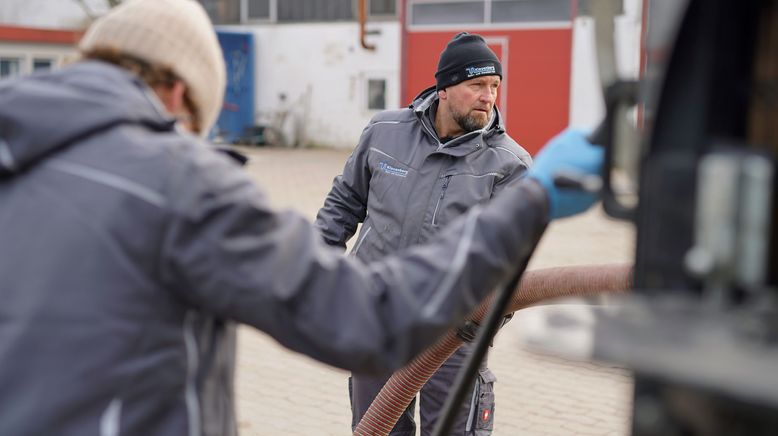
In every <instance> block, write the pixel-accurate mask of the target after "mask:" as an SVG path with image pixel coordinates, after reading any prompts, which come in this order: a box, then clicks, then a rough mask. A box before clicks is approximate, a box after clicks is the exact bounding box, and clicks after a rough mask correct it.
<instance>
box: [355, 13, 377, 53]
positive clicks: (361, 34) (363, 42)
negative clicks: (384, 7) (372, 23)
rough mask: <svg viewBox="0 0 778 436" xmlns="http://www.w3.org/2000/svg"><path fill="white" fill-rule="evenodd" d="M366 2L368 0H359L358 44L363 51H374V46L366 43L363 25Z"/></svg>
mask: <svg viewBox="0 0 778 436" xmlns="http://www.w3.org/2000/svg"><path fill="white" fill-rule="evenodd" d="M367 2H368V0H359V1H358V2H357V3H359V43H360V44H361V45H362V48H364V49H365V50H370V51H374V50H375V44H368V42H367V30H365V25H366V24H367Z"/></svg>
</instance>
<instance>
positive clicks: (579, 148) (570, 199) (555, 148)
mask: <svg viewBox="0 0 778 436" xmlns="http://www.w3.org/2000/svg"><path fill="white" fill-rule="evenodd" d="M604 155H605V150H604V149H603V148H602V147H598V146H595V145H592V144H590V143H589V141H587V140H586V134H585V133H584V132H582V131H580V130H573V129H568V130H565V131H564V132H562V133H560V134H559V135H557V136H555V137H554V138H553V139H552V140H551V141H549V142H548V143H547V144H546V145H545V146H544V147H543V149H541V150H540V153H538V155H537V157H535V162H534V164H533V165H532V168H530V170H529V172H528V173H527V177H531V178H533V179H535V180H537V181H538V182H540V184H541V185H542V186H543V188H545V189H546V192H547V193H548V203H549V216H550V217H551V219H556V218H564V217H567V216H571V215H575V214H577V213H581V212H583V211H585V210H586V209H589V208H590V207H591V206H592V205H593V204H594V202H595V201H597V194H593V193H590V192H585V191H582V190H578V189H564V188H558V187H556V186H554V176H555V175H556V174H557V173H559V172H560V171H562V172H563V173H566V174H575V175H595V176H598V175H600V173H601V171H602V164H603V160H604Z"/></svg>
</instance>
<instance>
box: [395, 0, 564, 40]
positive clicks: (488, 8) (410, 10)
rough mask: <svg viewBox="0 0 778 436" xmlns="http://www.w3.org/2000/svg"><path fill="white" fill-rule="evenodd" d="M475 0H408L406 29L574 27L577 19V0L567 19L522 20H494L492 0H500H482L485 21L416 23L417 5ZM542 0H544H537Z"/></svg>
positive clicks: (419, 30) (418, 30)
mask: <svg viewBox="0 0 778 436" xmlns="http://www.w3.org/2000/svg"><path fill="white" fill-rule="evenodd" d="M472 1H473V0H408V4H407V6H406V7H407V10H406V14H407V18H406V25H405V27H406V29H407V30H408V31H412V32H413V31H415V32H424V31H443V30H461V29H462V28H465V27H466V28H468V29H473V30H490V29H517V30H521V29H570V28H572V27H573V20H574V19H575V10H576V8H577V4H578V1H577V0H569V1H570V16H569V19H567V20H552V21H522V22H518V21H517V22H499V23H494V22H492V2H494V1H500V0H481V1H483V2H484V19H483V22H480V23H478V22H476V23H455V24H414V23H413V18H414V17H413V14H414V6H415V5H426V4H435V3H466V2H472ZM537 1H542V0H537Z"/></svg>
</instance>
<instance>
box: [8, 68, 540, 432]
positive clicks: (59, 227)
mask: <svg viewBox="0 0 778 436" xmlns="http://www.w3.org/2000/svg"><path fill="white" fill-rule="evenodd" d="M547 219H548V212H547V197H546V194H545V191H544V190H543V189H542V188H541V187H540V185H539V184H537V183H535V182H533V181H526V182H522V183H519V185H518V186H515V187H512V188H511V189H506V190H504V193H503V195H500V196H499V197H498V198H497V199H495V201H493V202H491V203H490V204H489V206H488V207H485V208H478V209H476V210H473V211H472V212H471V213H469V214H468V215H467V217H465V218H463V219H462V220H460V221H458V223H456V224H454V225H453V228H452V230H451V231H449V232H441V233H440V235H439V237H437V238H436V239H435V241H434V242H432V241H431V242H432V243H431V244H429V245H426V246H423V247H417V248H415V249H414V250H410V251H407V252H405V253H402V254H398V255H397V256H390V257H388V258H386V259H384V260H383V261H382V262H380V263H375V264H371V265H364V264H362V263H360V262H358V261H357V260H355V259H353V258H349V257H346V256H342V255H341V253H340V252H338V251H337V250H334V249H332V248H330V247H327V246H326V245H325V244H324V243H323V242H322V240H321V236H320V235H319V233H318V232H316V231H315V230H314V229H313V227H312V226H311V225H310V224H309V223H308V222H307V221H306V220H305V219H303V218H302V217H301V216H299V215H298V214H295V213H292V212H284V213H278V212H275V211H273V210H272V209H271V208H270V207H269V206H268V202H267V200H266V198H265V196H264V195H263V194H262V193H261V191H260V190H259V189H258V188H257V186H256V185H255V184H254V183H252V181H251V179H250V178H249V176H248V175H246V174H245V173H243V172H242V171H241V170H240V169H239V168H238V167H236V165H235V164H234V163H233V162H230V161H229V160H227V158H226V157H224V156H222V155H220V154H217V153H216V152H214V151H213V150H211V149H209V147H208V146H207V145H206V144H204V143H202V142H201V141H200V140H199V139H198V138H195V137H193V136H191V135H187V134H184V133H181V132H179V131H177V129H176V128H175V123H174V120H172V119H171V118H170V117H169V116H168V115H166V113H165V112H164V111H163V110H162V109H161V105H160V103H159V100H158V99H157V98H156V97H155V96H154V95H153V93H152V91H151V90H150V89H149V88H148V87H147V86H145V85H144V84H143V83H141V82H140V80H139V79H137V78H136V77H135V76H133V75H131V74H130V73H128V72H126V71H124V70H121V69H119V68H116V67H114V66H111V65H108V64H104V63H100V62H81V63H77V64H75V65H72V66H69V67H67V68H64V69H61V70H58V71H54V72H47V73H42V74H36V75H33V76H30V77H23V78H17V79H10V80H3V81H0V301H2V304H0V405H2V408H0V434H2V435H42V434H58V435H84V434H90V435H116V434H126V435H177V436H178V435H190V436H199V435H231V434H234V433H235V432H236V425H235V415H234V410H235V407H234V402H233V369H234V363H235V323H236V322H241V323H246V324H249V325H252V326H254V327H255V328H257V329H259V330H261V331H263V332H265V333H267V334H268V335H270V336H272V337H273V338H275V339H276V340H277V341H278V342H280V343H281V344H283V345H284V346H286V347H288V348H290V349H292V350H295V351H297V352H300V353H304V354H306V355H308V356H311V357H313V358H314V359H317V360H320V361H322V362H325V363H328V364H330V365H334V366H337V367H340V368H344V369H349V370H352V371H357V372H369V373H373V372H383V371H386V370H391V369H395V368H397V367H399V366H401V365H403V364H404V363H406V362H407V361H408V360H409V359H411V358H412V357H413V356H414V355H415V354H416V353H418V352H420V351H421V350H423V349H424V348H425V347H427V346H429V345H430V344H431V343H432V342H434V341H435V340H436V339H437V338H438V337H439V336H440V335H442V334H443V333H444V332H445V331H447V330H448V329H449V328H451V326H452V325H454V324H455V323H457V322H461V320H462V319H463V318H464V317H465V316H466V314H467V313H468V312H470V311H471V310H472V309H473V308H474V307H475V305H476V304H478V302H479V300H481V299H483V298H484V297H485V295H486V293H487V292H488V290H490V289H491V288H492V287H493V286H495V284H497V283H499V282H501V281H503V280H505V279H506V277H507V276H508V275H509V274H510V272H511V271H512V270H513V269H514V268H515V267H516V265H519V264H521V263H522V262H523V261H525V260H526V259H527V256H528V255H529V253H530V251H531V249H532V247H533V246H534V244H535V243H536V241H537V239H538V238H539V235H540V233H541V231H542V229H543V227H544V225H545V223H546V221H547ZM451 253H456V255H455V257H454V260H453V262H454V264H455V266H453V267H452V265H451V263H452V258H451V256H450V254H451Z"/></svg>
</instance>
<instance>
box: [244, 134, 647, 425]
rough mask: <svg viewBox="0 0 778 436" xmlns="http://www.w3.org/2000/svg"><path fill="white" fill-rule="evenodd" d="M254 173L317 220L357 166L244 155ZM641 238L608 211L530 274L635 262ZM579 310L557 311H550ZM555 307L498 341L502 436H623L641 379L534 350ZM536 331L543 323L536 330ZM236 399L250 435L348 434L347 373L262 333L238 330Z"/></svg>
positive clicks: (551, 231) (574, 226)
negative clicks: (526, 335)
mask: <svg viewBox="0 0 778 436" xmlns="http://www.w3.org/2000/svg"><path fill="white" fill-rule="evenodd" d="M243 151H245V152H246V153H247V154H249V155H250V157H251V161H250V163H249V164H248V166H247V168H246V169H247V171H248V172H249V173H250V174H251V175H252V177H253V178H254V179H255V180H256V182H257V183H258V184H259V185H260V186H261V187H262V188H263V189H264V191H265V192H266V193H267V195H268V197H269V199H270V202H271V203H272V204H273V205H274V206H275V207H277V208H291V209H295V210H297V211H299V212H300V213H302V214H303V215H305V216H306V217H308V218H310V219H313V217H314V216H315V214H316V211H317V210H318V208H319V207H320V206H321V205H322V202H323V199H324V196H325V195H326V194H327V192H328V191H329V188H330V185H331V182H332V179H333V177H334V176H335V175H337V174H339V172H340V171H341V169H342V168H343V164H344V163H345V161H346V159H347V158H348V152H347V151H341V150H328V149H303V150H301V149H271V148H250V149H243ZM633 252H634V230H633V229H632V227H631V226H630V225H628V224H625V223H622V222H618V221H612V220H610V219H608V218H606V217H605V216H604V214H603V213H602V211H601V210H600V209H595V210H592V211H590V212H587V213H586V214H584V215H582V216H580V217H576V218H571V219H567V220H561V221H558V222H555V223H553V224H552V225H551V226H550V227H549V228H548V230H547V232H546V234H545V236H544V237H543V240H542V241H541V244H540V246H539V247H538V249H537V251H536V253H535V255H534V257H533V259H532V261H531V263H530V266H529V268H530V269H533V268H543V267H551V266H563V265H578V264H600V263H625V262H631V261H632V259H633ZM562 309H569V310H576V307H575V306H568V305H565V306H551V310H562ZM545 310H549V308H548V307H536V308H531V309H526V310H524V311H522V312H520V313H519V314H517V316H516V317H515V318H514V320H513V321H511V322H510V323H509V324H508V325H507V326H506V327H505V328H504V329H503V330H502V331H501V332H500V334H499V335H498V336H497V338H496V340H495V346H494V348H493V349H492V351H491V355H490V359H489V361H490V367H491V368H492V370H493V371H494V372H495V374H496V375H497V378H498V382H497V384H496V387H495V390H496V396H497V405H496V407H495V430H494V435H496V436H513V435H526V436H552V435H554V436H555V435H559V436H570V435H581V436H621V435H626V434H628V433H629V432H628V429H629V426H630V417H629V416H630V412H631V393H632V377H631V375H630V374H629V373H628V372H627V371H624V370H623V369H620V368H616V367H612V366H608V365H602V364H594V363H582V362H574V361H567V360H564V359H561V358H558V357H551V356H547V355H540V354H536V353H532V352H529V351H527V350H526V349H525V348H524V347H523V345H522V341H521V338H522V334H523V332H525V331H526V330H527V329H528V326H529V325H530V324H532V323H533V321H536V320H537V319H538V316H539V315H540V314H541V312H542V311H545ZM533 325H534V324H533ZM238 342H239V351H238V365H237V386H236V397H237V402H238V405H237V406H238V421H239V428H240V431H241V434H242V435H244V436H257V435H263V436H264V435H301V436H303V435H304V436H308V435H316V436H319V435H348V434H350V422H351V414H350V410H349V406H348V394H347V390H346V380H347V377H348V374H347V373H346V372H344V371H341V370H337V369H333V368H330V367H327V366H325V365H322V364H319V363H317V362H315V361H313V360H312V359H310V358H307V357H305V356H302V355H299V354H296V353H292V352H290V351H287V350H286V349H283V348H281V347H280V346H279V345H278V344H277V343H276V342H275V341H273V340H272V339H270V338H268V337H267V336H266V335H264V334H263V333H260V332H257V331H255V330H253V329H251V328H247V327H242V328H241V330H240V331H239V337H238Z"/></svg>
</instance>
